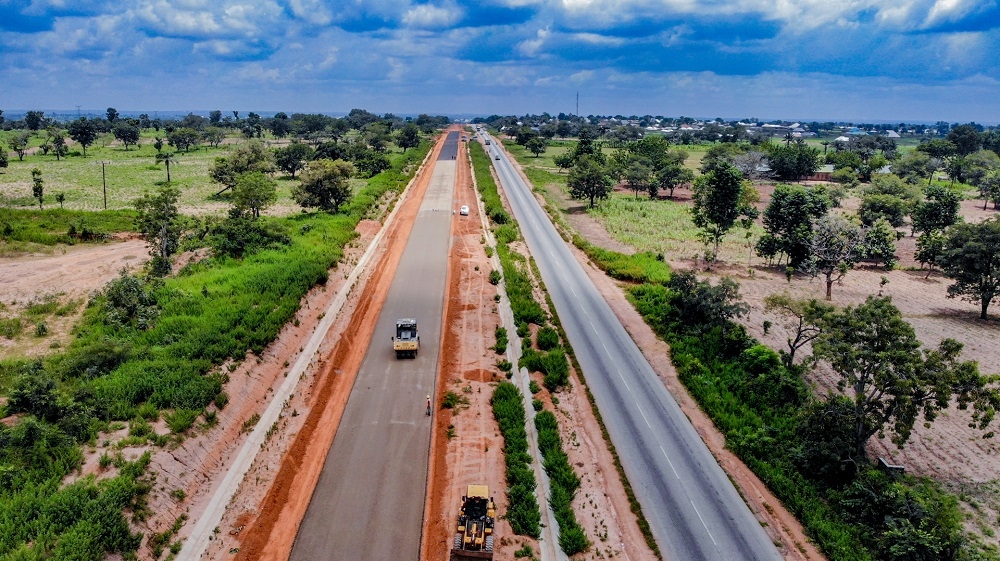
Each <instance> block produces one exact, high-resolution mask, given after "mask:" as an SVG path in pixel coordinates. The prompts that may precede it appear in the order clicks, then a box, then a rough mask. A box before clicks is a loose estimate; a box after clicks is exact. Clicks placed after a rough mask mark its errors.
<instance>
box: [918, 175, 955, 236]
mask: <svg viewBox="0 0 1000 561" xmlns="http://www.w3.org/2000/svg"><path fill="white" fill-rule="evenodd" d="M924 197H925V199H924V201H922V202H920V203H917V206H916V208H915V209H914V210H913V230H914V231H916V232H923V233H928V232H934V231H941V230H944V229H945V228H947V227H949V226H951V225H952V224H954V223H956V222H958V210H959V203H960V199H959V197H958V194H957V193H955V192H954V191H952V190H951V189H948V188H947V187H942V186H940V185H929V186H927V188H925V189H924Z"/></svg>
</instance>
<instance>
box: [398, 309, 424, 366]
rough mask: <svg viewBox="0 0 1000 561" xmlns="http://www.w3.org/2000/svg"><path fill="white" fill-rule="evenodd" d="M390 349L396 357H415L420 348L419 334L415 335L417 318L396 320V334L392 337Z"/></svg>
mask: <svg viewBox="0 0 1000 561" xmlns="http://www.w3.org/2000/svg"><path fill="white" fill-rule="evenodd" d="M392 350H394V351H396V358H407V357H409V358H416V357H417V351H418V350H420V336H419V335H417V320H415V319H413V318H403V319H397V320H396V336H395V337H393V338H392Z"/></svg>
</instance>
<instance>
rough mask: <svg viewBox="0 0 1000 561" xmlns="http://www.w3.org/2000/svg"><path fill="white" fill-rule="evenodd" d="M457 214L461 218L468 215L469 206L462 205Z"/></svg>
mask: <svg viewBox="0 0 1000 561" xmlns="http://www.w3.org/2000/svg"><path fill="white" fill-rule="evenodd" d="M458 213H459V214H461V215H462V216H468V215H469V205H462V208H460V209H458Z"/></svg>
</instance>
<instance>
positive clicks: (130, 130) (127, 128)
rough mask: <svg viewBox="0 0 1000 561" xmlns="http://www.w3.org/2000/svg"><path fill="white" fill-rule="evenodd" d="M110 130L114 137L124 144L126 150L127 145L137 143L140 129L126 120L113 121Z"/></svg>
mask: <svg viewBox="0 0 1000 561" xmlns="http://www.w3.org/2000/svg"><path fill="white" fill-rule="evenodd" d="M112 132H113V133H114V135H115V138H117V139H118V140H119V141H120V142H121V143H122V144H124V145H125V149H126V150H128V147H129V146H130V145H132V144H139V135H140V132H141V131H139V127H138V126H136V125H133V124H132V123H129V122H126V121H120V122H118V123H115V126H114V128H113V129H112Z"/></svg>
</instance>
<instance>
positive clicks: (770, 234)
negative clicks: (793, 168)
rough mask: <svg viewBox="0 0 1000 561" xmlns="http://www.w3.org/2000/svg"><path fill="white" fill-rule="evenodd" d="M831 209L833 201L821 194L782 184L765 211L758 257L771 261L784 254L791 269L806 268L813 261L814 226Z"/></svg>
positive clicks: (758, 243) (817, 190) (775, 189)
mask: <svg viewBox="0 0 1000 561" xmlns="http://www.w3.org/2000/svg"><path fill="white" fill-rule="evenodd" d="M829 209H830V200H829V198H828V197H827V196H826V194H825V193H823V192H822V191H821V190H819V189H816V188H810V187H804V186H802V185H788V184H779V185H778V186H777V187H775V188H774V192H773V193H772V194H771V202H770V203H768V205H767V208H765V209H764V235H763V236H761V238H760V240H758V241H757V247H756V249H757V254H758V255H762V256H764V257H767V258H768V259H773V258H774V257H775V256H778V255H781V254H784V255H786V256H787V257H788V265H789V266H790V267H795V268H798V267H800V266H802V264H803V263H804V262H805V261H806V259H808V257H809V247H810V244H811V242H812V232H813V230H812V225H813V222H814V221H815V220H816V219H817V218H819V217H821V216H824V215H825V214H826V213H827V211H829Z"/></svg>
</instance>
